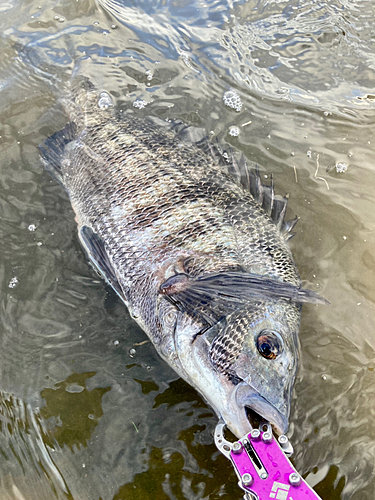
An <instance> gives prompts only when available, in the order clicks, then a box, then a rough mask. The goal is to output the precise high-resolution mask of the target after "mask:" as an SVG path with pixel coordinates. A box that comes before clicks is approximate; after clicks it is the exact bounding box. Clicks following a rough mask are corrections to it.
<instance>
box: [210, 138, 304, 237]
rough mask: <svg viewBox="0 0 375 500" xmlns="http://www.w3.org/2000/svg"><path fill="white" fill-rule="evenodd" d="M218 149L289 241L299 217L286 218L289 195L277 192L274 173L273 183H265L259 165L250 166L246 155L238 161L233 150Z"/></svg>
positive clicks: (239, 179) (230, 168)
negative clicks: (288, 219) (287, 219)
mask: <svg viewBox="0 0 375 500" xmlns="http://www.w3.org/2000/svg"><path fill="white" fill-rule="evenodd" d="M216 151H217V152H219V153H220V152H222V153H221V161H222V162H225V163H226V164H227V166H228V170H229V173H230V174H232V175H233V176H234V177H235V178H236V180H237V182H239V184H241V186H242V187H243V188H244V189H246V190H248V191H250V193H251V195H252V197H253V198H254V200H255V201H256V202H257V203H258V204H259V205H260V206H261V207H262V208H263V209H264V211H265V212H266V213H267V214H268V215H269V216H270V217H271V219H272V220H273V222H274V223H275V224H276V226H277V227H278V228H279V230H280V232H281V233H282V234H283V235H284V238H285V239H286V240H287V241H289V240H290V239H291V238H292V237H293V236H294V234H295V233H291V231H292V229H293V228H294V226H295V225H296V224H297V222H298V217H296V218H294V219H292V220H291V221H285V220H284V219H285V213H286V209H287V206H288V196H280V195H276V194H275V187H274V182H273V175H271V184H269V185H268V184H265V183H263V182H262V179H261V177H260V172H259V167H258V165H255V167H254V168H250V167H249V166H248V164H247V162H246V158H245V156H244V155H241V158H240V160H239V161H237V160H236V159H235V157H234V154H233V151H232V150H229V153H228V152H226V151H223V150H222V149H221V150H220V149H219V148H218V147H216Z"/></svg>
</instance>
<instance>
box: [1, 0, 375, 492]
mask: <svg viewBox="0 0 375 500" xmlns="http://www.w3.org/2000/svg"><path fill="white" fill-rule="evenodd" d="M100 3H101V4H102V5H99V4H96V3H95V2H94V1H93V0H77V1H75V0H56V1H47V0H29V1H22V0H3V1H2V2H1V3H0V33H1V34H2V35H1V37H0V51H1V57H0V90H1V91H0V112H1V114H0V136H1V137H0V152H1V156H0V158H1V163H0V165H1V170H0V236H1V238H0V283H1V302H0V304H1V315H0V322H1V323H0V325H1V326H0V328H1V330H0V342H1V349H0V374H1V375H0V391H1V399H0V471H1V472H0V498H1V499H17V500H20V499H21V500H22V499H24V500H34V499H38V500H44V499H46V500H50V499H52V498H59V499H64V498H68V499H74V500H85V499H88V500H91V499H92V500H94V499H99V498H101V499H103V500H108V499H114V500H120V499H121V500H125V499H126V500H137V499H141V498H142V499H143V500H144V499H157V500H164V499H208V498H210V499H212V500H214V499H217V498H223V499H231V500H232V499H240V498H241V493H240V490H239V489H238V487H237V484H236V480H235V476H234V473H233V471H232V470H231V466H230V464H229V463H227V461H226V459H225V458H224V457H223V456H221V455H219V453H218V452H217V451H216V449H215V446H214V444H213V437H212V436H213V430H214V427H215V425H216V418H215V416H214V415H213V413H212V411H211V409H210V408H209V407H207V405H206V404H205V403H204V402H203V401H202V399H201V398H200V397H199V396H198V395H197V394H196V392H195V391H194V390H193V389H192V388H190V387H189V386H188V385H187V384H186V383H184V382H183V381H181V380H180V379H178V378H177V376H176V375H175V373H174V372H173V371H172V370H171V369H170V368H169V367H168V366H167V365H166V364H165V363H164V362H163V361H162V360H161V359H159V357H158V356H157V355H156V353H155V351H154V349H153V348H152V346H151V345H150V343H149V342H147V338H146V336H145V334H144V333H143V332H142V331H141V330H140V328H139V327H138V326H137V325H136V324H135V323H134V322H133V321H132V320H131V318H130V317H129V314H128V312H127V310H126V308H125V307H124V306H123V304H122V303H120V301H119V300H118V299H117V298H116V296H115V294H114V293H113V292H111V291H110V290H109V289H108V287H107V286H106V285H105V284H104V283H103V282H102V281H101V280H100V279H99V278H98V277H97V275H96V274H95V273H94V272H93V270H92V269H91V268H90V266H89V265H88V264H87V261H86V259H85V257H84V254H83V252H82V250H81V248H80V246H79V243H78V240H77V235H76V225H75V222H74V215H73V213H72V209H71V207H70V203H69V201H68V198H67V196H66V194H65V193H64V192H63V190H62V189H61V187H60V186H59V185H57V184H56V183H55V182H54V181H53V180H51V178H50V177H49V176H48V174H47V173H46V172H45V171H44V170H43V168H42V165H41V163H40V160H39V157H38V152H37V149H36V146H37V145H38V144H39V143H40V142H41V141H42V140H43V139H45V138H46V137H47V136H48V135H50V134H51V133H53V132H55V131H57V130H59V129H60V128H62V127H63V126H64V124H65V122H66V117H65V116H64V114H63V113H62V111H61V107H60V105H59V103H58V99H59V96H61V94H62V92H63V90H64V88H65V84H66V82H67V81H68V80H69V78H70V77H71V75H72V72H74V73H76V74H85V75H87V76H89V77H90V78H91V79H92V80H93V81H94V82H95V83H96V85H97V86H98V87H99V88H100V89H103V90H104V89H105V90H107V91H109V92H110V93H111V94H112V95H113V96H114V98H115V99H116V100H117V104H118V105H119V106H120V107H123V108H127V107H132V105H133V102H134V101H137V102H138V103H139V102H140V101H145V103H147V104H146V105H145V106H144V108H143V109H140V108H134V109H135V111H136V112H137V113H139V115H147V114H152V115H156V116H159V117H161V118H163V119H166V118H173V119H176V118H177V119H182V120H184V121H185V122H186V123H188V124H193V125H198V126H200V127H203V128H204V129H205V130H206V131H207V133H208V134H212V135H215V136H219V137H221V138H223V139H225V140H226V141H227V142H229V143H231V144H232V145H233V147H234V148H236V149H237V150H239V151H242V152H244V153H245V154H246V156H247V157H248V158H249V159H250V160H251V161H253V162H257V163H258V164H259V165H260V166H261V167H262V169H263V171H264V172H265V173H266V175H269V174H270V173H271V172H273V173H274V176H275V184H276V187H277V191H278V192H279V193H281V194H284V193H286V192H287V193H289V195H290V208H289V211H290V216H291V217H292V216H294V215H295V214H298V215H299V216H300V222H299V223H298V225H297V228H296V229H297V236H296V237H295V238H294V239H293V240H292V242H291V246H292V249H293V253H294V256H295V260H296V262H297V264H298V267H299V270H300V273H301V275H302V277H303V279H304V285H305V286H308V287H310V288H312V289H314V290H317V291H319V292H320V293H322V294H323V295H324V296H325V297H327V298H328V299H329V300H330V301H331V306H329V307H321V306H320V307H316V306H315V307H314V306H311V305H310V306H304V312H303V320H302V325H301V330H300V339H301V364H300V370H299V374H298V379H297V382H296V385H295V390H294V396H293V406H292V413H291V419H290V421H291V426H290V431H289V437H290V439H291V441H292V443H293V445H294V448H295V455H294V463H295V465H296V467H297V469H298V470H299V471H300V472H301V473H302V474H303V475H304V477H306V478H307V480H308V482H309V483H310V484H311V485H313V486H314V487H315V488H316V491H317V492H318V493H319V494H320V495H321V497H322V499H323V500H338V499H342V500H349V499H353V500H366V499H371V500H372V499H373V498H374V488H375V479H374V456H375V379H374V375H375V374H374V369H375V352H374V351H375V331H374V327H373V323H374V318H375V312H374V302H375V285H374V276H375V256H374V250H373V249H374V246H375V236H374V228H375V210H374V206H375V205H374V202H375V194H374V193H375V152H374V144H375V137H374V125H375V55H374V54H375V38H374V35H373V33H374V32H375V7H374V3H373V2H372V0H367V1H366V0H357V1H351V0H334V1H329V2H323V1H314V0H313V1H307V0H301V1H298V0H292V1H282V0H277V1H276V0H274V1H255V0H250V1H231V0H227V1H225V0H217V1H215V0H210V1H207V2H200V1H198V0H196V1H190V0H189V1H186V0H176V1H172V0H164V1H162V0H154V1H151V0H150V1H142V0H133V1H130V0H129V1H126V0H100ZM229 90H236V92H237V93H238V95H239V96H240V99H241V102H242V108H241V110H240V111H239V112H236V111H235V110H233V109H231V108H229V107H227V106H225V104H224V102H223V95H224V93H225V92H227V91H229ZM234 126H235V127H238V129H239V132H240V133H239V135H238V136H236V137H234V136H232V135H231V134H230V130H231V128H232V127H234ZM343 163H344V164H345V165H344V167H342V164H343ZM340 164H341V166H340ZM345 166H347V169H346V170H345ZM340 169H341V170H342V169H344V170H345V172H341V173H340V172H338V171H337V170H340Z"/></svg>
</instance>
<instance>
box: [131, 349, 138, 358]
mask: <svg viewBox="0 0 375 500" xmlns="http://www.w3.org/2000/svg"><path fill="white" fill-rule="evenodd" d="M136 352H137V351H136V350H135V349H134V347H132V348H131V349H129V356H130V357H131V358H134V356H135V353H136Z"/></svg>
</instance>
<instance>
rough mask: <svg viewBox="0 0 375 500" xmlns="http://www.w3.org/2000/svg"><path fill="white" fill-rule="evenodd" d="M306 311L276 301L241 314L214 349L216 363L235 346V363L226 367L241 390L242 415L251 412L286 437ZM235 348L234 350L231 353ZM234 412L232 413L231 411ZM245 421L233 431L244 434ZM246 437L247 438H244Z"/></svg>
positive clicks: (237, 395)
mask: <svg viewBox="0 0 375 500" xmlns="http://www.w3.org/2000/svg"><path fill="white" fill-rule="evenodd" d="M300 309H301V308H300V305H297V304H294V303H290V302H286V301H274V302H273V301H270V302H263V303H260V304H258V305H257V306H256V307H249V308H247V309H245V310H244V311H242V314H241V312H236V313H235V314H234V315H233V317H229V319H228V321H227V325H226V329H225V331H224V332H223V333H222V336H221V338H220V337H218V338H217V339H216V341H214V342H213V344H212V346H211V349H210V351H211V358H212V359H213V362H214V363H215V364H217V363H218V361H217V360H218V359H219V364H220V365H222V361H220V358H218V354H221V357H222V356H223V352H220V350H221V349H220V346H221V345H222V343H223V340H224V339H225V340H224V345H225V344H226V343H227V339H228V338H231V339H233V340H235V341H236V345H235V343H234V342H233V341H232V342H231V343H229V344H228V347H227V349H228V350H229V351H230V352H231V356H230V362H229V363H228V362H226V363H225V365H224V366H220V368H221V370H222V372H223V373H225V374H226V375H227V376H228V377H229V379H231V380H232V384H233V385H234V386H235V387H234V388H231V387H230V385H229V387H228V390H229V392H232V395H231V400H232V403H234V402H235V404H236V405H237V408H238V412H239V414H241V411H242V413H244V412H245V413H246V409H247V408H248V409H251V410H252V411H253V412H255V413H256V414H258V415H260V416H261V417H262V418H263V419H264V420H267V421H269V422H270V423H271V424H272V425H273V427H274V428H275V430H276V431H277V432H278V433H280V434H284V433H285V432H286V431H287V429H288V421H289V414H290V404H291V393H292V389H293V385H294V381H295V377H296V373H297V366H298V328H299V322H300ZM230 348H231V349H230ZM229 411H230V409H229ZM241 422H242V416H241V419H240V420H239V422H238V423H236V421H235V420H234V421H233V423H232V427H233V429H235V430H236V429H237V428H238V431H236V432H235V433H237V432H240V433H241V432H242V431H241V430H240V426H241ZM242 435H243V434H242Z"/></svg>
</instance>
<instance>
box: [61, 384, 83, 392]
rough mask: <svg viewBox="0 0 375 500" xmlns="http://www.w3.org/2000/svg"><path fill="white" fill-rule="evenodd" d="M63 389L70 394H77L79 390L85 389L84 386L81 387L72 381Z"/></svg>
mask: <svg viewBox="0 0 375 500" xmlns="http://www.w3.org/2000/svg"><path fill="white" fill-rule="evenodd" d="M65 390H66V392H69V393H70V394H79V393H80V392H83V391H84V390H85V388H84V387H82V385H79V384H77V383H73V384H69V385H68V386H67V387H66V389H65Z"/></svg>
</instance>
